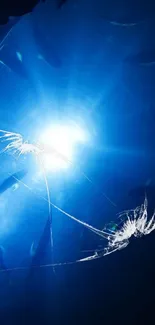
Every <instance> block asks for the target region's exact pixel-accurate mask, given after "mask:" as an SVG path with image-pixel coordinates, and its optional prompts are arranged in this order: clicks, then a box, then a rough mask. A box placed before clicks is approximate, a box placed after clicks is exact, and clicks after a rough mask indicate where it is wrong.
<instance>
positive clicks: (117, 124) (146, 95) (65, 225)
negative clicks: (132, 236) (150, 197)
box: [0, 0, 155, 324]
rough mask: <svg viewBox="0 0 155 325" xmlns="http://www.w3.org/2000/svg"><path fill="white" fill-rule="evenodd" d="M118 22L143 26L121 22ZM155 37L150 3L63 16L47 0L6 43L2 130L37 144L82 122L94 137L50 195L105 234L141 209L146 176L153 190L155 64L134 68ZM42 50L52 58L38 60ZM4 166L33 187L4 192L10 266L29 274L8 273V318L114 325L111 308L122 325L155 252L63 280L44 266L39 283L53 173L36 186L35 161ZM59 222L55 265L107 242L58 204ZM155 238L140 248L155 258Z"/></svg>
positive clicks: (0, 236)
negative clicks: (125, 213)
mask: <svg viewBox="0 0 155 325" xmlns="http://www.w3.org/2000/svg"><path fill="white" fill-rule="evenodd" d="M154 9H155V8H154ZM120 17H125V18H123V19H124V20H125V22H126V21H127V23H130V22H131V23H132V22H134V23H137V24H135V25H133V26H120V25H116V24H113V23H111V22H114V21H119V19H120ZM154 30H155V20H154V12H153V4H151V3H149V1H143V3H141V2H140V1H138V0H135V1H134V2H132V1H126V2H124V1H112V0H111V1H107V2H105V1H103V0H90V1H88V0H68V1H66V3H65V4H64V6H63V7H62V8H61V9H60V10H58V9H57V8H56V5H55V2H54V1H50V0H49V1H46V2H45V3H42V4H39V5H38V6H37V7H36V8H35V10H34V11H33V13H32V14H28V15H26V16H24V17H22V18H21V19H20V21H19V22H18V23H17V24H16V25H15V26H14V28H13V30H12V32H11V33H10V35H9V37H8V38H7V40H6V41H5V42H6V44H7V49H6V52H5V53H4V54H3V61H4V60H5V58H6V59H7V63H6V64H7V65H8V67H6V66H4V65H0V129H3V130H8V131H11V132H17V133H22V134H23V136H24V138H25V139H28V140H29V141H32V139H37V137H38V135H39V134H41V133H42V132H43V131H44V130H45V129H46V128H47V127H48V126H49V125H50V124H54V123H61V124H62V123H63V124H65V123H70V122H72V123H77V124H78V125H80V127H82V128H83V130H85V132H86V134H88V135H89V136H88V138H87V140H86V141H85V143H82V144H81V145H80V144H79V145H78V146H77V147H76V149H75V157H73V158H74V162H75V163H74V166H70V168H68V169H67V170H65V171H64V170H61V171H59V172H58V171H57V172H51V173H48V174H47V178H48V183H49V187H50V191H51V200H52V202H53V203H54V204H56V205H58V206H59V207H60V208H62V209H63V210H65V211H66V212H68V213H70V214H72V215H74V216H76V217H77V218H79V219H80V220H83V221H86V222H88V223H90V224H92V225H93V226H95V227H97V228H100V229H102V228H103V227H104V225H105V224H106V223H107V222H109V221H111V220H115V218H116V214H117V213H118V212H120V211H121V210H124V209H130V208H134V207H136V206H137V205H138V204H141V203H142V202H141V198H139V197H138V196H137V197H136V196H135V197H132V198H131V197H130V196H129V195H128V193H129V191H130V190H131V189H132V188H134V187H137V186H140V185H145V184H146V182H148V181H150V182H151V184H155V177H154V173H155V170H154V168H155V154H154V152H155V151H154V149H155V137H154V122H155V111H154V106H155V65H154V64H151V65H148V66H145V65H140V64H139V62H137V61H136V60H135V61H132V60H131V61H130V58H131V57H132V56H133V55H136V54H137V53H139V52H143V51H146V50H149V49H150V51H151V50H154V49H155V38H154ZM47 44H48V45H47ZM40 48H42V51H43V53H44V55H45V56H46V58H47V61H48V62H45V61H43V60H41V59H38V54H39V53H40V51H41V50H40ZM17 53H19V54H20V55H22V63H21V65H20V70H19V68H18V65H16V62H17V61H18V60H17V58H16V60H15V59H13V58H14V57H15V56H16V55H17ZM0 55H1V52H0ZM0 59H1V57H0ZM14 60H15V61H14ZM148 60H149V57H148ZM19 61H20V60H19ZM154 61H155V57H154ZM9 65H11V66H9ZM9 68H10V69H11V71H10V70H9ZM1 146H2V147H3V144H1ZM0 166H1V168H0V182H1V183H2V182H3V181H4V179H5V178H7V177H8V176H9V175H10V174H12V173H14V172H16V171H18V170H20V169H22V168H25V167H27V168H28V174H27V175H26V177H25V178H24V180H23V181H24V183H25V184H26V185H28V186H29V187H30V188H32V190H33V193H32V192H31V191H30V190H29V189H28V188H27V187H25V186H24V185H22V184H19V187H18V189H16V190H15V191H14V190H13V189H12V188H10V189H8V191H6V192H4V193H3V194H2V195H1V196H0V216H1V217H0V245H1V246H3V247H4V257H5V264H6V266H7V267H10V268H16V267H20V266H26V267H27V270H24V271H16V272H10V273H9V276H8V273H7V274H6V273H3V274H0V276H1V275H2V279H0V281H1V290H0V297H1V300H0V307H1V310H2V314H3V312H4V320H3V321H5V319H6V314H5V312H6V313H7V311H8V310H11V311H12V312H13V314H12V315H13V316H12V317H13V318H12V321H13V320H14V321H15V324H16V317H19V318H20V317H23V318H22V321H21V322H22V323H23V324H24V319H26V322H27V323H29V324H30V323H31V322H32V323H33V324H35V323H37V322H38V319H39V317H40V319H42V323H43V322H47V323H51V322H52V320H53V319H54V320H55V322H56V323H58V324H60V323H61V322H68V321H70V322H72V323H73V324H79V322H83V324H84V323H87V322H88V321H89V323H91V321H92V323H94V322H95V320H94V321H93V319H95V318H93V317H95V316H94V315H96V322H99V323H103V322H104V321H105V323H106V324H109V323H112V318H111V317H112V316H111V308H113V314H115V317H116V318H115V319H117V321H119V320H120V319H119V317H118V315H119V314H120V313H121V309H122V310H123V307H121V305H122V303H123V302H122V300H121V298H122V297H125V299H126V301H127V302H128V303H129V304H130V303H131V301H133V300H132V299H133V296H134V286H133V287H132V283H133V278H134V281H135V282H136V281H139V282H138V284H137V289H136V290H137V291H138V290H141V286H140V284H141V282H144V279H145V277H146V275H147V277H149V276H150V275H149V272H148V271H146V273H145V272H144V271H142V268H143V265H144V264H145V266H146V264H147V263H148V265H151V264H150V263H153V262H150V261H152V258H153V259H154V256H153V257H152V258H150V260H149V262H148V260H147V258H148V257H147V253H146V255H145V252H144V251H143V248H141V247H139V246H137V244H136V245H135V249H134V243H133V247H132V248H131V249H130V251H129V250H127V249H126V250H124V251H120V252H119V253H116V255H111V256H112V257H111V256H109V257H106V259H104V258H103V259H102V260H101V261H97V262H94V261H93V262H88V263H86V264H85V265H82V264H79V265H78V264H75V265H73V266H67V267H60V268H59V269H58V270H56V275H53V272H52V269H51V268H48V269H43V270H41V271H40V270H38V269H36V270H35V271H34V272H32V273H33V274H31V276H30V278H31V279H29V277H28V274H29V267H30V265H31V257H30V247H31V244H32V242H34V244H35V247H37V245H38V242H39V239H40V237H41V235H42V232H43V229H44V227H45V224H46V221H47V218H48V205H47V202H45V201H44V200H41V199H40V198H39V197H38V195H41V196H44V197H46V189H45V184H44V181H43V178H41V179H39V180H38V181H36V174H37V172H38V165H37V162H36V160H35V158H34V157H32V156H31V155H28V156H20V157H19V158H14V157H13V156H12V155H9V154H7V153H4V154H1V156H0ZM83 173H85V174H86V175H87V176H88V177H89V178H90V179H91V180H92V183H93V184H91V183H90V182H88V181H87V179H86V178H85V177H84V176H83ZM103 192H104V193H105V194H106V195H107V196H108V197H109V198H110V199H111V200H112V201H113V202H114V203H115V205H116V206H113V205H112V204H111V203H110V202H109V201H108V200H107V199H106V198H105V197H104V195H103V194H102V193H103ZM35 193H36V194H35ZM52 215H53V237H54V261H55V262H67V261H76V260H77V259H79V258H82V257H84V256H86V255H84V253H83V251H84V250H87V249H96V248H97V247H98V246H99V245H100V244H101V240H100V238H98V237H96V236H95V235H94V234H92V233H90V232H89V231H88V230H86V229H84V228H83V227H82V226H79V225H78V224H77V223H76V222H74V221H73V220H70V219H69V218H67V216H65V215H63V214H61V213H60V212H58V211H57V210H55V209H54V208H53V209H52ZM151 240H152V241H151ZM152 242H153V235H151V239H148V241H147V243H146V246H145V244H144V240H142V241H141V245H143V246H142V247H147V249H148V251H149V250H150V247H152ZM138 245H140V244H138ZM136 249H137V252H138V253H137V255H136ZM143 253H144V255H145V256H144V257H143ZM121 254H122V255H121ZM132 256H133V260H132ZM137 256H142V258H144V261H145V262H143V263H144V264H143V263H142V259H141V258H139V261H140V262H139V263H141V264H139V270H140V269H141V272H142V281H141V280H140V278H138V274H139V272H138V271H136V270H138V269H136V267H138V266H137V265H138V263H137ZM129 261H130V262H131V263H129ZM132 262H133V264H134V263H135V264H134V265H135V266H134V268H135V273H132V267H131V264H132ZM40 263H41V264H46V263H51V255H50V247H48V246H47V250H46V252H42V254H41V256H40ZM136 263H137V264H136ZM149 267H150V266H149ZM129 270H130V272H129ZM136 272H137V273H136ZM131 274H132V276H131ZM135 279H136V280H135ZM137 279H139V280H137ZM10 282H11V284H10ZM127 282H129V284H128V286H127V284H126V283H127ZM130 282H131V283H130ZM150 283H151V280H150ZM149 285H150V286H151V284H149ZM153 286H154V284H153ZM129 287H130V288H133V290H132V289H130V290H129ZM146 287H147V286H146ZM125 288H126V290H125ZM147 290H148V287H147ZM152 290H153V289H152ZM137 291H136V292H137ZM136 297H137V298H135V301H136V299H137V300H138V299H139V296H136ZM45 301H46V303H45ZM116 301H117V302H116ZM142 301H143V300H142ZM101 302H102V303H101ZM128 303H127V305H128ZM119 304H120V306H119ZM103 305H104V306H105V310H103V308H102V306H103ZM65 306H66V307H65ZM92 306H94V307H92ZM110 306H113V307H111V308H110ZM133 306H134V303H133ZM139 306H140V304H139ZM139 308H140V307H137V310H138V311H137V314H136V315H139V314H138V313H140V311H139V310H140V309H139ZM90 310H93V311H92V315H93V316H92V320H90V319H91V316H90V314H91V311H90ZM19 311H20V312H19ZM104 312H105V313H104ZM122 313H123V312H122ZM32 314H33V317H36V318H35V320H34V322H33V321H32V320H30V319H31V315H32ZM19 315H21V316H19ZM34 315H35V316H34ZM39 315H40V316H39ZM60 315H61V316H60ZM75 315H77V317H76V316H75ZM78 315H79V317H80V318H79V320H78ZM99 315H100V316H99ZM105 315H106V316H105ZM26 317H27V318H26ZM37 317H38V318H37ZM59 317H60V318H59ZM68 317H69V318H68ZM70 317H71V318H70ZM109 317H110V321H109V322H108V318H109ZM130 317H131V320H130V324H131V323H133V321H135V324H138V320H137V322H136V320H135V318H134V314H133V318H132V316H131V315H130ZM130 317H129V316H128V319H129V318H130ZM136 317H137V318H136V319H138V316H136ZM124 319H125V318H124ZM8 322H9V320H8ZM116 323H117V322H116Z"/></svg>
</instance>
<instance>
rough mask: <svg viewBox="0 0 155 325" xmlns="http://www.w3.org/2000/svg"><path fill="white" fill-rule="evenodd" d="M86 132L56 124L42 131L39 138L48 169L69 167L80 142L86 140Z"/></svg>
mask: <svg viewBox="0 0 155 325" xmlns="http://www.w3.org/2000/svg"><path fill="white" fill-rule="evenodd" d="M84 141H85V135H84V132H83V131H82V130H81V129H80V128H77V127H75V126H74V127H71V126H60V125H55V126H53V127H51V128H50V129H49V130H47V131H45V132H42V135H41V137H40V139H39V144H40V146H43V147H44V150H43V151H44V152H43V154H42V160H43V162H44V166H45V168H46V169H47V170H57V169H62V168H67V167H68V166H69V161H71V160H72V159H73V150H74V147H75V145H76V144H77V143H78V142H84Z"/></svg>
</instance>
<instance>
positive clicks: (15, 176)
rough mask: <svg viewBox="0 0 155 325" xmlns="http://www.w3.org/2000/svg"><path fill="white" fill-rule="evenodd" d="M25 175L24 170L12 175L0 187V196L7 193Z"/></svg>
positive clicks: (25, 171)
mask: <svg viewBox="0 0 155 325" xmlns="http://www.w3.org/2000/svg"><path fill="white" fill-rule="evenodd" d="M26 174H27V170H26V169H22V170H20V171H19V172H17V173H14V174H12V175H11V176H9V177H8V178H7V179H5V180H4V182H3V183H2V184H1V185H0V194H2V193H4V192H5V191H7V190H8V189H9V188H10V187H12V186H13V185H15V184H17V183H18V180H19V181H20V180H21V179H22V178H23V177H24V176H25V175H26Z"/></svg>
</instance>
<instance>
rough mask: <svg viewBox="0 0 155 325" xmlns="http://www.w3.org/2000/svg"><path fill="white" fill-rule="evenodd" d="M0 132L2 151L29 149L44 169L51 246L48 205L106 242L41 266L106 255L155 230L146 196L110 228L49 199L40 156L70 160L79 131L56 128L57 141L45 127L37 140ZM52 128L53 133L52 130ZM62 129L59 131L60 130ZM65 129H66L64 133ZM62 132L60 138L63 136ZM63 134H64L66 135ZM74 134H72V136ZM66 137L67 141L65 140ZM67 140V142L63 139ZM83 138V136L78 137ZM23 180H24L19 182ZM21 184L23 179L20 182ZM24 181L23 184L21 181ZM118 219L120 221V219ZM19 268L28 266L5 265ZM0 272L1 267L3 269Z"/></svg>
mask: <svg viewBox="0 0 155 325" xmlns="http://www.w3.org/2000/svg"><path fill="white" fill-rule="evenodd" d="M0 132H1V133H2V135H1V136H0V139H1V142H3V141H8V142H9V143H8V144H7V145H6V146H5V148H4V149H3V150H2V151H1V152H10V153H13V154H18V155H19V156H20V155H21V154H28V153H32V154H35V156H36V157H37V159H38V161H39V163H40V164H41V167H42V169H43V174H44V179H45V183H46V189H47V199H45V198H44V197H41V196H39V197H40V198H42V199H44V200H46V201H47V202H48V205H49V220H50V227H51V247H52V248H53V237H52V215H51V206H53V207H54V208H56V209H57V210H58V211H60V212H61V213H63V214H64V215H66V216H68V217H69V218H71V219H72V220H74V221H76V222H77V223H79V224H81V225H82V226H84V227H86V228H87V229H89V230H90V231H92V232H94V233H95V234H96V235H98V236H100V237H102V238H104V239H105V240H106V242H107V245H106V246H105V248H103V249H102V250H100V251H97V250H96V251H95V252H94V255H92V256H88V257H86V258H83V259H80V260H77V261H75V262H67V263H58V264H49V265H41V266H40V267H53V268H54V267H55V266H61V265H65V264H73V263H79V262H85V261H90V260H93V259H97V258H101V257H103V256H106V255H109V254H111V253H114V252H116V251H117V250H120V249H122V248H125V247H126V246H128V244H129V243H130V239H131V237H133V236H134V237H141V236H146V235H148V234H150V233H151V232H152V231H154V230H155V213H154V214H153V216H152V217H151V218H150V219H149V218H148V211H147V206H148V202H147V199H146V198H145V201H144V203H143V204H142V205H141V206H140V207H137V208H136V209H133V210H128V211H124V212H122V213H120V214H119V223H118V224H117V225H116V227H114V228H111V229H109V228H108V227H105V228H104V230H100V229H97V228H95V227H93V226H91V225H89V224H87V223H85V222H83V221H81V220H79V219H77V218H75V217H74V216H72V215H71V214H69V213H67V212H65V211H64V210H62V209H60V208H59V207H57V206H56V205H54V204H53V203H51V201H50V193H49V188H48V183H47V178H46V173H45V170H44V164H43V160H42V158H43V156H44V154H45V155H46V154H48V155H54V156H56V157H57V158H59V159H61V160H63V161H64V162H65V163H67V162H69V163H70V160H69V159H68V158H66V155H68V156H69V158H71V155H72V149H73V148H72V145H73V143H75V139H76V140H77V138H78V136H79V134H78V133H76V132H75V135H74V133H72V137H71V134H70V133H67V132H68V131H67V132H66V130H62V128H61V131H60V129H59V131H58V129H57V132H58V133H57V141H56V142H55V139H54V138H55V136H56V133H55V130H53V131H52V130H51V131H47V133H45V134H44V135H43V136H42V139H40V142H39V143H38V144H36V145H35V144H29V143H28V142H26V141H24V139H23V137H22V136H21V135H20V134H18V133H12V132H7V131H4V130H0ZM53 132H54V133H53ZM61 132H62V133H61ZM65 132H66V133H65ZM62 136H63V140H62ZM65 137H66V138H65ZM74 137H75V138H74ZM68 139H69V140H70V142H67V141H68ZM65 141H66V142H65ZM80 141H82V138H81V140H80ZM21 183H23V182H21ZM23 184H24V183H23ZM24 185H25V184H24ZM25 186H26V187H27V188H28V189H29V190H30V191H32V190H31V189H30V188H29V187H28V186H27V185H25ZM120 219H123V221H122V222H121V223H120ZM19 269H27V268H25V267H24V268H15V269H8V271H9V270H19ZM2 272H3V270H2Z"/></svg>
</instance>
